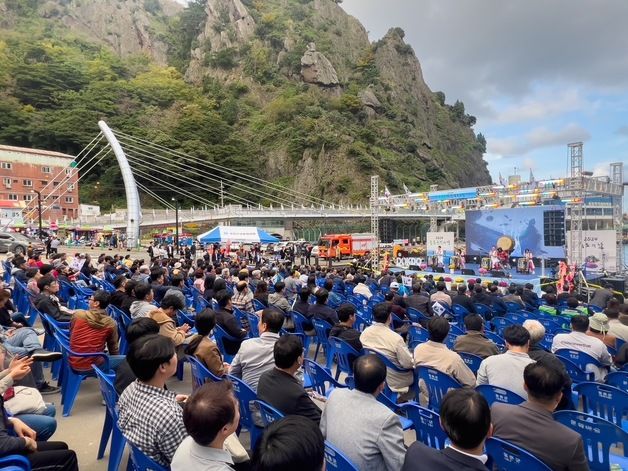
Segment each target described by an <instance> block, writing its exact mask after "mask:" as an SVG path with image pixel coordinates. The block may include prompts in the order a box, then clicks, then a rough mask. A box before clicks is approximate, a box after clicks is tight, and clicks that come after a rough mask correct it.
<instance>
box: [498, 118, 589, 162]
mask: <svg viewBox="0 0 628 471" xmlns="http://www.w3.org/2000/svg"><path fill="white" fill-rule="evenodd" d="M590 138H591V134H590V133H589V131H587V130H586V129H584V128H583V127H582V126H580V125H578V124H575V123H571V124H568V125H566V126H565V127H563V128H562V129H559V130H552V129H548V128H546V127H538V128H534V129H532V130H531V131H529V132H528V133H526V134H525V135H524V136H523V137H522V138H519V137H507V138H491V137H487V139H486V141H487V150H488V152H490V153H493V154H499V155H503V156H504V157H516V156H521V155H525V154H528V153H530V152H532V151H533V150H535V149H540V148H544V147H553V146H560V145H564V146H566V145H567V144H568V143H570V142H574V141H586V140H588V139H590Z"/></svg>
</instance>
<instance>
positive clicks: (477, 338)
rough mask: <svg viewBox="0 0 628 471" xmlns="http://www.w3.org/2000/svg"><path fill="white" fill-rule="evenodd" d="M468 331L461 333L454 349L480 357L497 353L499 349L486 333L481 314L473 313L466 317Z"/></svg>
mask: <svg viewBox="0 0 628 471" xmlns="http://www.w3.org/2000/svg"><path fill="white" fill-rule="evenodd" d="M464 326H465V328H466V329H467V330H466V331H467V333H466V334H464V335H459V336H458V337H457V338H456V342H455V344H454V351H456V352H465V353H472V354H473V355H477V356H479V357H480V358H486V357H490V356H491V355H497V354H498V353H499V349H498V348H497V345H495V343H494V342H493V341H492V340H489V339H488V338H487V337H486V335H484V319H483V318H482V316H480V315H479V314H471V315H469V316H466V317H465V318H464Z"/></svg>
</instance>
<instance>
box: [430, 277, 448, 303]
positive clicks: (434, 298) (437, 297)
mask: <svg viewBox="0 0 628 471" xmlns="http://www.w3.org/2000/svg"><path fill="white" fill-rule="evenodd" d="M446 289H447V285H446V284H445V282H444V281H439V282H438V283H436V292H435V293H434V294H432V295H431V296H430V303H431V304H432V306H433V305H434V303H435V302H439V303H443V304H446V305H447V306H449V307H451V296H449V295H448V294H447V293H446V292H445V290H446Z"/></svg>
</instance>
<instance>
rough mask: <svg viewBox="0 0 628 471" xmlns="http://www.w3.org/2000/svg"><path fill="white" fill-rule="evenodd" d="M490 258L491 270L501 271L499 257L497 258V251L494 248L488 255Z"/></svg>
mask: <svg viewBox="0 0 628 471" xmlns="http://www.w3.org/2000/svg"><path fill="white" fill-rule="evenodd" d="M488 256H489V257H490V259H491V270H493V269H495V270H498V269H499V257H498V256H497V249H496V248H495V247H493V248H492V249H491V251H490V252H489V253H488Z"/></svg>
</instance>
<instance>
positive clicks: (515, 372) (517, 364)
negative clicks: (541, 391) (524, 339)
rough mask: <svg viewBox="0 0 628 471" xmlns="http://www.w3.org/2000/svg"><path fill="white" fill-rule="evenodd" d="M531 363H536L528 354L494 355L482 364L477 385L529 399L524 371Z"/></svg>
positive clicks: (509, 353) (508, 352) (510, 352)
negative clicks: (510, 392)
mask: <svg viewBox="0 0 628 471" xmlns="http://www.w3.org/2000/svg"><path fill="white" fill-rule="evenodd" d="M530 363H534V360H533V359H532V358H530V357H529V356H528V354H527V353H519V352H512V351H507V352H506V353H502V354H501V355H492V356H490V357H487V358H485V359H484V360H482V363H480V368H479V369H478V379H477V383H476V384H477V385H478V386H479V385H481V384H490V385H491V386H497V387H498V388H504V389H508V390H509V391H512V392H514V393H515V394H518V395H519V396H521V397H523V398H524V399H528V393H527V392H526V390H525V389H524V387H523V370H524V369H525V367H526V366H528V365H529V364H530Z"/></svg>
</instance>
